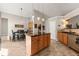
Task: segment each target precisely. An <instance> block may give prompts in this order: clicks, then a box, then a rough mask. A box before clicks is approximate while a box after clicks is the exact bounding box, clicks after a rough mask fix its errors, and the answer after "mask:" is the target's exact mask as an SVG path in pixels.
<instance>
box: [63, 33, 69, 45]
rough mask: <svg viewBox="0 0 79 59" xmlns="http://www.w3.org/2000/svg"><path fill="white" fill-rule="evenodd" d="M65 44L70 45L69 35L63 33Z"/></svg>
mask: <svg viewBox="0 0 79 59" xmlns="http://www.w3.org/2000/svg"><path fill="white" fill-rule="evenodd" d="M63 43H64V44H65V45H67V44H68V34H67V33H63Z"/></svg>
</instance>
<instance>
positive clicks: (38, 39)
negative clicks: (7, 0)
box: [26, 33, 50, 56]
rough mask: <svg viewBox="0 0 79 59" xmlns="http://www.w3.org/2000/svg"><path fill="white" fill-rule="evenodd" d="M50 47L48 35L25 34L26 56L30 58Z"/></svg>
mask: <svg viewBox="0 0 79 59" xmlns="http://www.w3.org/2000/svg"><path fill="white" fill-rule="evenodd" d="M49 45H50V34H49V33H45V34H38V35H32V34H26V55H27V56H31V55H35V54H36V53H39V51H42V50H43V49H45V48H47V47H49Z"/></svg>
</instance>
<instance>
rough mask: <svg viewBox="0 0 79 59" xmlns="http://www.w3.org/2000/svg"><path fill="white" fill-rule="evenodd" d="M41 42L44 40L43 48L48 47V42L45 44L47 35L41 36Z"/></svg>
mask: <svg viewBox="0 0 79 59" xmlns="http://www.w3.org/2000/svg"><path fill="white" fill-rule="evenodd" d="M43 40H44V41H43V42H44V43H43V45H44V48H45V47H47V45H48V42H47V41H48V38H47V35H43Z"/></svg>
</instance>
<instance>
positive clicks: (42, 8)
mask: <svg viewBox="0 0 79 59" xmlns="http://www.w3.org/2000/svg"><path fill="white" fill-rule="evenodd" d="M42 9H43V10H42V12H43V18H42V21H43V22H44V21H45V19H44V5H43V8H42Z"/></svg>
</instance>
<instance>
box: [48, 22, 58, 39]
mask: <svg viewBox="0 0 79 59" xmlns="http://www.w3.org/2000/svg"><path fill="white" fill-rule="evenodd" d="M49 32H50V33H51V39H53V40H57V28H56V21H49Z"/></svg>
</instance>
